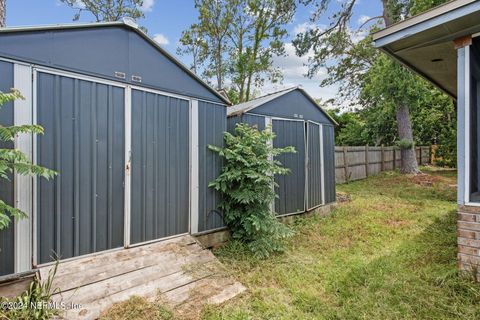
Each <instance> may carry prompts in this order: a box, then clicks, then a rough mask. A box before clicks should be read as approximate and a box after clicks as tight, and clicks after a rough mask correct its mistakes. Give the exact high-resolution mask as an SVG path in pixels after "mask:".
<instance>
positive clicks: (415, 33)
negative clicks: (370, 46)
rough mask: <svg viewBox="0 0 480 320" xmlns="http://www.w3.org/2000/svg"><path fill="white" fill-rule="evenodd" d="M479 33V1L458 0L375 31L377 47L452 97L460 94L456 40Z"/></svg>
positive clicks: (374, 36) (374, 38) (374, 37)
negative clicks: (458, 92)
mask: <svg viewBox="0 0 480 320" xmlns="http://www.w3.org/2000/svg"><path fill="white" fill-rule="evenodd" d="M469 35H472V36H476V35H480V1H478V0H455V1H450V2H448V3H446V4H444V5H442V6H439V7H436V8H434V9H432V10H429V11H427V12H425V13H422V14H420V15H418V16H415V17H412V18H410V19H407V20H404V21H402V22H399V23H397V24H394V25H392V26H390V27H389V28H386V29H384V30H381V31H379V32H377V33H375V34H374V35H373V40H374V45H375V47H377V48H379V49H381V50H382V51H384V52H385V53H387V54H389V55H391V56H393V57H394V58H395V59H397V60H398V61H400V62H401V63H403V64H404V65H406V66H407V67H409V68H411V69H412V70H413V71H415V72H417V73H418V74H420V75H421V76H423V77H424V78H425V79H427V80H428V81H430V82H432V83H433V84H434V85H436V86H437V87H438V88H440V89H441V90H443V91H444V92H445V93H447V94H449V95H450V96H452V97H453V98H456V97H457V52H456V49H455V45H454V42H453V41H454V40H455V39H458V38H461V37H464V36H469Z"/></svg>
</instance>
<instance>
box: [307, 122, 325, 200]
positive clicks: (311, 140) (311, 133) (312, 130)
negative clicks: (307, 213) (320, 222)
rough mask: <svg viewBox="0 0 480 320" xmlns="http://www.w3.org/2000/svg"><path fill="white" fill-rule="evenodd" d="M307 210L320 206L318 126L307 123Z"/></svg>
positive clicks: (320, 179)
mask: <svg viewBox="0 0 480 320" xmlns="http://www.w3.org/2000/svg"><path fill="white" fill-rule="evenodd" d="M307 124H308V139H307V141H308V160H307V181H308V187H307V191H308V197H307V209H311V208H314V207H317V206H319V205H321V204H322V159H321V156H322V155H321V150H320V148H321V147H322V146H321V145H320V125H318V124H316V123H312V122H308V123H307Z"/></svg>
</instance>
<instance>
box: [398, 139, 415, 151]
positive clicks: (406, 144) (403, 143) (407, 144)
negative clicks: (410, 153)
mask: <svg viewBox="0 0 480 320" xmlns="http://www.w3.org/2000/svg"><path fill="white" fill-rule="evenodd" d="M395 144H396V145H397V147H399V148H400V149H403V150H405V149H412V148H413V147H414V146H415V143H414V142H413V141H411V140H407V139H401V140H398V141H396V143H395Z"/></svg>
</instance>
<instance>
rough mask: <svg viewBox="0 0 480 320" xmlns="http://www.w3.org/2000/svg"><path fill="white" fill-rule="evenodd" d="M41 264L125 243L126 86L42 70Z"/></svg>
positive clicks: (39, 152)
mask: <svg viewBox="0 0 480 320" xmlns="http://www.w3.org/2000/svg"><path fill="white" fill-rule="evenodd" d="M37 92H38V94H37V96H38V98H37V123H38V124H40V125H41V126H43V127H44V129H45V135H39V136H38V137H37V139H38V140H37V141H38V145H37V161H38V164H40V165H42V166H45V167H48V168H52V169H54V170H56V171H57V172H58V173H59V175H58V176H57V177H56V178H55V179H54V180H52V181H46V180H45V179H38V193H37V201H38V209H37V210H38V211H37V217H38V221H37V233H38V262H39V263H45V262H48V261H51V260H52V259H51V256H52V255H53V254H54V253H55V254H57V255H59V256H60V257H61V258H63V259H65V258H69V257H73V256H79V255H83V254H87V253H92V252H97V251H102V250H106V249H111V248H115V247H121V246H122V244H123V223H124V221H123V220H124V219H123V216H124V196H123V194H124V191H123V182H124V145H125V143H124V135H125V134H124V133H125V131H124V90H123V89H122V88H118V87H113V86H108V85H104V84H98V83H94V82H90V81H82V80H78V79H73V78H69V77H63V76H58V75H51V74H46V73H38V85H37Z"/></svg>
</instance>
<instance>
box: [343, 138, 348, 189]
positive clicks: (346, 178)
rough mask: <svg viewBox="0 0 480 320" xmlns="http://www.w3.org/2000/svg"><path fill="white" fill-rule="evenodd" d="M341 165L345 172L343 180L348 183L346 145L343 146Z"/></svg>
mask: <svg viewBox="0 0 480 320" xmlns="http://www.w3.org/2000/svg"><path fill="white" fill-rule="evenodd" d="M343 165H344V167H343V168H344V173H345V182H346V183H348V180H349V177H348V160H347V147H343Z"/></svg>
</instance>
